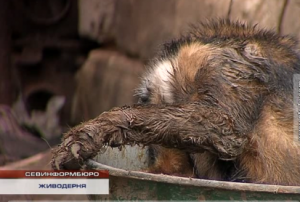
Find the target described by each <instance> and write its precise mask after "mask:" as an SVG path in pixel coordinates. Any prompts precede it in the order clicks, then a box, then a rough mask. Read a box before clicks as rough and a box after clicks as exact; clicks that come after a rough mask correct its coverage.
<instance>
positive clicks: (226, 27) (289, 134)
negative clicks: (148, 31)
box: [52, 20, 300, 185]
mask: <svg viewBox="0 0 300 202" xmlns="http://www.w3.org/2000/svg"><path fill="white" fill-rule="evenodd" d="M296 45H297V43H296V42H295V40H293V39H292V38H290V37H287V36H279V35H277V34H275V33H273V32H270V31H265V30H259V29H257V28H255V27H251V26H247V25H244V24H241V23H238V22H237V23H233V22H230V21H229V20H220V21H214V22H209V23H206V24H200V25H199V26H195V28H194V29H193V30H192V31H191V32H190V34H188V35H187V36H185V37H182V38H180V39H179V40H175V41H172V42H170V43H167V44H165V46H164V48H163V50H162V51H161V53H160V54H159V56H158V57H157V58H156V59H154V60H153V62H152V64H151V65H150V66H151V68H150V69H149V71H148V73H147V74H146V75H145V77H144V79H143V81H142V84H141V87H140V88H139V89H138V90H137V95H138V96H139V97H140V104H139V105H134V106H131V107H123V108H115V109H113V110H111V111H110V112H106V113H103V114H101V115H100V116H99V117H97V118H96V119H94V120H91V121H88V122H86V123H84V124H82V125H79V126H77V127H75V128H73V129H72V130H71V131H70V132H69V133H67V134H66V135H65V137H64V142H63V144H62V145H61V146H60V147H59V148H58V149H57V150H56V151H55V156H54V158H53V162H52V163H53V167H54V168H56V169H61V168H74V166H70V165H71V163H70V162H73V163H74V162H76V163H79V164H80V163H83V162H84V160H85V159H87V158H91V157H93V156H95V155H96V154H97V151H98V150H99V149H100V148H101V146H102V145H103V144H108V145H110V146H120V145H124V144H141V145H152V153H153V154H154V155H153V156H154V163H153V165H152V167H151V169H150V170H151V171H152V172H159V173H166V174H172V175H180V176H195V177H199V178H205V179H217V180H232V181H247V182H256V183H269V184H283V185H300V146H299V143H298V142H297V141H295V140H294V134H293V75H294V74H296V73H299V72H300V58H299V55H298V53H297V50H296ZM91 134H93V135H91ZM87 136H88V137H87ZM89 138H92V140H93V144H92V143H91V140H89ZM86 139H88V140H86ZM79 141H81V142H82V141H86V142H87V146H84V147H81V146H78V144H77V142H79ZM74 145H77V146H76V148H77V147H80V148H79V149H78V150H76V151H77V152H76V154H74V153H73V154H71V153H70V152H68V151H67V150H65V149H64V147H66V146H68V147H72V146H74ZM81 145H83V144H81ZM77 154H78V155H77ZM74 156H75V160H74ZM67 161H68V163H66V162H67ZM75 168H76V166H75Z"/></svg>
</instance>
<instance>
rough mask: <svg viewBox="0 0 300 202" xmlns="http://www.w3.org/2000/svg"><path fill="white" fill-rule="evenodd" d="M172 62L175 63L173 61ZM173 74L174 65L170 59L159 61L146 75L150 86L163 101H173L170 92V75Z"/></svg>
mask: <svg viewBox="0 0 300 202" xmlns="http://www.w3.org/2000/svg"><path fill="white" fill-rule="evenodd" d="M173 64H176V63H175V62H174V61H173ZM173 75H174V67H173V66H172V64H171V61H169V60H164V61H159V62H157V63H156V65H155V66H154V67H153V69H152V70H151V71H150V74H149V75H148V77H147V80H148V81H149V85H150V87H151V88H152V89H153V90H154V92H157V93H159V94H160V97H161V98H162V99H163V101H164V102H165V103H173V102H174V98H173V94H172V76H173Z"/></svg>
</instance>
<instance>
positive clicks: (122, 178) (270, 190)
mask: <svg viewBox="0 0 300 202" xmlns="http://www.w3.org/2000/svg"><path fill="white" fill-rule="evenodd" d="M133 150H134V149H133ZM118 152H119V151H117V152H116V151H113V152H112V151H110V152H106V154H105V155H103V154H101V158H102V160H103V159H106V161H107V162H113V161H118V163H117V167H122V164H123V166H124V168H116V167H113V166H110V165H107V164H109V163H107V162H106V164H103V163H102V162H101V163H99V162H96V161H94V160H89V161H88V162H87V167H88V168H90V169H98V170H103V169H105V170H109V174H110V177H109V180H110V181H109V186H110V194H109V195H93V196H90V199H91V200H240V201H241V200H281V201H291V200H292V201H300V186H299V187H298V186H279V185H264V184H253V183H236V182H224V181H215V180H204V179H194V178H184V177H175V176H169V175H162V174H151V173H146V172H141V171H129V170H128V169H127V166H129V167H130V165H126V162H129V164H130V161H131V160H132V159H135V162H136V161H137V157H138V158H139V160H140V159H142V162H143V163H142V165H141V167H140V169H143V168H144V167H145V165H146V164H145V159H147V158H145V157H146V156H147V155H145V154H146V150H143V149H141V150H138V151H137V152H135V154H134V155H132V153H131V152H128V151H127V150H126V152H125V153H124V155H117V157H116V155H115V154H116V153H118ZM126 154H127V155H126ZM112 155H115V159H113V160H112V159H111V156H112ZM117 158H119V159H117ZM143 160H144V161H143ZM97 161H99V159H98V160H97ZM100 161H101V160H100ZM124 162H125V164H124ZM114 163H115V164H116V162H114Z"/></svg>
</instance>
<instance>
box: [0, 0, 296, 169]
mask: <svg viewBox="0 0 300 202" xmlns="http://www.w3.org/2000/svg"><path fill="white" fill-rule="evenodd" d="M299 13H300V0H273V1H264V0H43V1H41V0H9V1H8V0H0V47H1V49H0V165H6V164H8V163H10V162H13V161H17V160H20V159H23V158H26V157H30V156H32V155H34V154H36V153H39V152H42V151H45V150H49V148H51V147H53V145H55V144H58V143H59V142H60V138H61V135H62V133H63V132H65V131H66V130H68V129H69V128H70V127H72V126H74V125H75V124H78V123H80V122H82V121H85V120H88V119H91V118H93V117H96V116H97V115H98V114H100V113H101V112H103V111H106V110H109V109H110V108H112V107H114V106H122V105H125V104H127V105H129V104H132V103H134V102H136V98H134V97H133V94H134V89H135V88H136V87H137V86H138V84H139V79H140V76H141V75H142V73H143V72H144V70H145V68H146V67H145V64H147V62H148V61H149V59H151V58H152V57H153V56H154V54H155V52H156V51H157V50H158V49H159V47H160V45H161V44H162V43H163V42H164V41H167V40H171V39H174V38H177V37H180V35H181V34H184V33H185V31H186V30H187V28H188V27H189V25H190V24H191V23H197V22H199V21H204V20H207V19H212V18H231V19H233V20H241V21H244V22H248V23H252V24H256V23H258V24H259V27H262V28H268V29H273V30H274V31H275V32H278V33H280V34H291V35H293V36H295V37H297V38H298V36H299V34H300V22H299V15H300V14H299ZM48 160H49V159H48ZM46 164H47V165H48V163H46Z"/></svg>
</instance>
